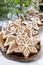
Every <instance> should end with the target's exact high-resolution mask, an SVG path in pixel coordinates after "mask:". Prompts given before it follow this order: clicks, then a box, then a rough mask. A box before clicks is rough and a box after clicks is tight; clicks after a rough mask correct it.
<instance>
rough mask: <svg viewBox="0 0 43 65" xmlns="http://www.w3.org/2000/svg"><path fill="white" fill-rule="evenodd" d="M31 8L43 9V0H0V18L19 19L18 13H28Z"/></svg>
mask: <svg viewBox="0 0 43 65" xmlns="http://www.w3.org/2000/svg"><path fill="white" fill-rule="evenodd" d="M30 8H33V9H35V10H38V11H43V0H0V20H5V19H11V20H12V19H17V18H18V17H17V16H18V14H23V15H26V14H27V11H28V10H29V9H30Z"/></svg>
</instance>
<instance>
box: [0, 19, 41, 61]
mask: <svg viewBox="0 0 43 65" xmlns="http://www.w3.org/2000/svg"><path fill="white" fill-rule="evenodd" d="M38 30H39V27H38V23H37V22H36V21H33V20H31V21H28V20H24V19H21V18H19V19H18V20H15V21H14V22H12V21H11V22H9V23H8V26H7V27H6V28H5V29H2V30H1V32H0V47H1V50H2V52H3V54H5V55H6V56H7V57H9V58H10V59H11V58H12V59H18V60H30V59H32V57H33V58H34V56H36V55H37V54H38V53H39V51H40V40H39V37H38Z"/></svg>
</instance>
